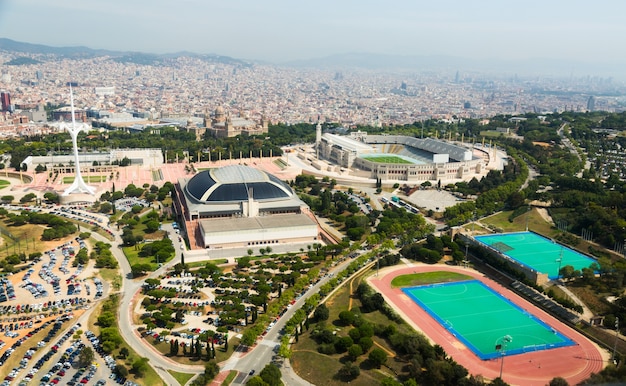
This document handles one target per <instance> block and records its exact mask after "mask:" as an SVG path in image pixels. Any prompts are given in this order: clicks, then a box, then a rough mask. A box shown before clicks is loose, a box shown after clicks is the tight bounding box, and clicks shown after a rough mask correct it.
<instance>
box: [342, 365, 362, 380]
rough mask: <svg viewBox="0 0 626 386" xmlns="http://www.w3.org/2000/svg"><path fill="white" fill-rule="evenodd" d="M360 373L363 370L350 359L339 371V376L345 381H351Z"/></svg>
mask: <svg viewBox="0 0 626 386" xmlns="http://www.w3.org/2000/svg"><path fill="white" fill-rule="evenodd" d="M360 374H361V370H360V369H359V366H357V365H355V364H353V363H352V362H350V361H347V362H346V363H345V364H344V365H343V366H342V367H341V368H340V369H339V371H338V372H337V375H339V378H341V379H342V380H344V381H351V380H353V379H356V377H358V376H359V375H360Z"/></svg>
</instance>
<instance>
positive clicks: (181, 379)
mask: <svg viewBox="0 0 626 386" xmlns="http://www.w3.org/2000/svg"><path fill="white" fill-rule="evenodd" d="M167 372H168V373H170V374H172V377H174V379H176V382H178V383H179V384H180V385H186V384H187V382H189V380H190V379H191V378H192V377H193V376H194V375H195V374H193V373H191V374H190V373H179V372H178V371H172V370H167Z"/></svg>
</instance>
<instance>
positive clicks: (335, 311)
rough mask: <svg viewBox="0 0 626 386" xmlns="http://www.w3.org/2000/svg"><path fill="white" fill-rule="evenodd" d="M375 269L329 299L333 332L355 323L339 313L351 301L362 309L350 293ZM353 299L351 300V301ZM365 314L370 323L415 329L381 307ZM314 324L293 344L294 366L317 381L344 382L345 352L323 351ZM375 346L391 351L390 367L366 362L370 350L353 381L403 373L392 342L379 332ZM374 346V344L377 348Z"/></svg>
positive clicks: (375, 381) (354, 307) (367, 382)
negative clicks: (342, 318) (345, 323)
mask: <svg viewBox="0 0 626 386" xmlns="http://www.w3.org/2000/svg"><path fill="white" fill-rule="evenodd" d="M372 273H373V272H372V271H371V270H368V271H365V272H363V273H361V274H360V275H358V276H356V277H354V278H352V279H350V281H349V282H348V283H347V284H345V285H343V286H342V287H340V288H339V289H338V290H337V291H336V292H335V293H334V294H333V295H332V296H331V297H330V298H329V299H328V300H327V301H326V306H327V307H328V309H329V318H328V320H327V321H326V322H325V323H326V324H327V325H329V324H332V328H333V330H334V332H335V333H336V334H337V335H339V336H346V335H348V331H349V330H351V329H352V328H353V327H352V326H343V325H342V324H341V323H340V322H339V320H338V319H339V313H341V312H342V311H347V310H349V307H350V304H352V311H359V310H360V307H361V302H360V301H359V300H358V299H356V298H354V297H353V295H352V294H351V292H350V291H351V290H350V288H352V291H355V290H356V288H357V287H358V285H359V283H360V282H362V281H363V280H364V278H365V277H366V276H368V275H371V274H372ZM351 301H352V303H351ZM361 316H362V318H363V319H364V320H365V321H367V322H369V323H371V324H381V325H388V324H394V325H396V328H397V329H398V331H400V332H405V333H409V332H414V331H413V329H412V328H411V327H409V326H408V325H407V324H406V323H397V324H396V323H395V322H392V321H390V320H389V319H388V318H387V316H385V315H384V314H382V313H381V312H380V311H374V312H368V313H361ZM313 328H314V327H313V326H311V327H310V328H309V330H308V331H306V330H305V331H304V332H303V333H302V334H301V335H300V337H299V339H298V342H297V343H294V344H293V346H292V350H293V354H292V357H291V365H292V367H293V369H294V370H295V371H296V373H298V374H299V375H300V376H301V377H302V378H304V379H306V380H307V381H309V382H311V383H312V384H314V385H331V386H334V385H345V382H343V381H341V380H339V379H338V378H337V377H336V375H337V372H338V371H339V369H340V368H341V367H342V366H343V361H344V359H345V353H344V354H334V355H324V354H321V353H319V352H318V350H317V348H318V344H317V343H316V342H315V341H314V340H313V339H311V336H310V332H311V331H312V330H313ZM372 340H373V341H374V347H378V348H381V349H383V350H384V351H385V352H387V353H388V355H389V359H388V360H387V366H388V367H384V366H383V367H381V368H380V369H376V368H371V367H370V366H369V365H368V363H367V354H364V355H362V356H360V357H359V358H358V359H357V361H356V362H355V364H356V365H357V366H359V367H360V370H361V374H360V375H359V376H358V378H356V379H354V380H352V381H350V384H351V385H359V386H360V385H362V386H369V385H373V384H379V383H380V382H381V380H382V379H383V378H385V377H388V376H395V375H394V372H396V373H401V372H402V369H403V367H404V366H406V363H404V362H403V361H401V360H399V359H397V358H395V354H394V351H393V349H392V348H391V347H390V346H389V344H388V343H387V341H385V340H384V339H381V338H379V337H377V336H373V337H372ZM374 347H373V348H374Z"/></svg>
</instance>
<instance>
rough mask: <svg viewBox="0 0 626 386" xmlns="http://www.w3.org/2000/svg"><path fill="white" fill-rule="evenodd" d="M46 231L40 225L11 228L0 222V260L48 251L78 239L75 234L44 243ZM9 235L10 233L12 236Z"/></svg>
mask: <svg viewBox="0 0 626 386" xmlns="http://www.w3.org/2000/svg"><path fill="white" fill-rule="evenodd" d="M44 229H46V227H45V226H43V225H38V224H24V225H20V226H9V225H7V224H6V223H5V222H4V221H0V230H1V231H2V244H1V245H0V258H3V257H7V256H9V255H12V254H15V253H17V254H19V253H25V254H26V255H27V256H28V255H29V254H31V253H34V252H43V251H47V250H49V249H52V248H56V247H57V246H58V245H61V244H63V243H65V242H67V241H69V240H72V239H73V238H74V237H76V234H73V235H69V236H66V237H64V238H62V239H59V240H51V241H43V240H41V234H42V233H43V231H44ZM7 233H10V236H9V235H8V234H7Z"/></svg>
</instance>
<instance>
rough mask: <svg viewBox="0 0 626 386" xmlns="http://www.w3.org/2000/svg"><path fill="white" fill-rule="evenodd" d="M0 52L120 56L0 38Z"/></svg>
mask: <svg viewBox="0 0 626 386" xmlns="http://www.w3.org/2000/svg"><path fill="white" fill-rule="evenodd" d="M0 50H5V51H10V52H23V53H26V54H52V55H58V56H62V57H76V58H80V57H82V58H85V57H95V56H105V55H111V56H115V55H120V52H117V51H109V50H94V49H92V48H88V47H82V46H79V47H51V46H45V45H43V44H32V43H24V42H17V41H15V40H11V39H6V38H0Z"/></svg>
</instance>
